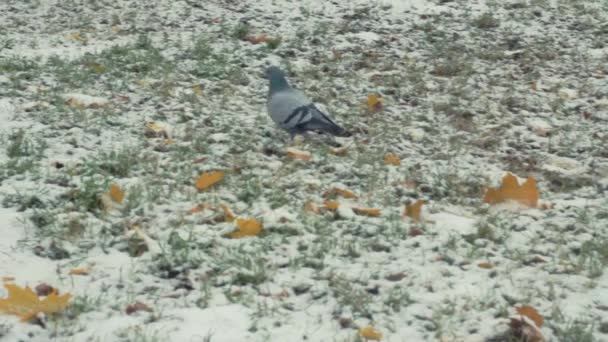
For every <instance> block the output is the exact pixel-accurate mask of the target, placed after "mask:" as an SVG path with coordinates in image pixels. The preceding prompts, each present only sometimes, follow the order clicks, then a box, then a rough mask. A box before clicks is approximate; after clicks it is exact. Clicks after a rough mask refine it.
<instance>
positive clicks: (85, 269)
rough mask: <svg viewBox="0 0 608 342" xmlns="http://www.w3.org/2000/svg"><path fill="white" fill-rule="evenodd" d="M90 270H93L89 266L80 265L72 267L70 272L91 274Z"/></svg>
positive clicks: (71, 273)
mask: <svg viewBox="0 0 608 342" xmlns="http://www.w3.org/2000/svg"><path fill="white" fill-rule="evenodd" d="M90 271H91V270H90V269H89V268H88V267H78V268H72V269H71V270H70V272H69V273H68V274H69V275H89V272H90Z"/></svg>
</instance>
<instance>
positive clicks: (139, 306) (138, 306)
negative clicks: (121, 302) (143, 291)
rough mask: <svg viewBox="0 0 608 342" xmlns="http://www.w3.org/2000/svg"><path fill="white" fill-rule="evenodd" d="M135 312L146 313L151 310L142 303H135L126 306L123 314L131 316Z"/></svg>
mask: <svg viewBox="0 0 608 342" xmlns="http://www.w3.org/2000/svg"><path fill="white" fill-rule="evenodd" d="M137 311H146V312H152V311H153V310H152V308H151V307H149V306H148V305H146V304H144V303H142V302H139V301H137V302H135V303H132V304H129V305H127V307H126V308H125V313H126V314H127V315H132V314H134V313H136V312H137Z"/></svg>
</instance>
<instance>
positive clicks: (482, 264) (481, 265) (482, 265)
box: [477, 262, 494, 270]
mask: <svg viewBox="0 0 608 342" xmlns="http://www.w3.org/2000/svg"><path fill="white" fill-rule="evenodd" d="M477 267H479V268H483V269H486V270H489V269H492V268H494V265H492V264H490V263H489V262H480V263H479V264H477Z"/></svg>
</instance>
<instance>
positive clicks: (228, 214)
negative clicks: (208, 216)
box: [220, 204, 236, 222]
mask: <svg viewBox="0 0 608 342" xmlns="http://www.w3.org/2000/svg"><path fill="white" fill-rule="evenodd" d="M220 208H222V211H223V212H224V220H225V221H226V222H232V221H234V220H235V219H236V215H235V214H234V212H232V210H231V209H230V208H229V207H228V206H227V205H225V204H220Z"/></svg>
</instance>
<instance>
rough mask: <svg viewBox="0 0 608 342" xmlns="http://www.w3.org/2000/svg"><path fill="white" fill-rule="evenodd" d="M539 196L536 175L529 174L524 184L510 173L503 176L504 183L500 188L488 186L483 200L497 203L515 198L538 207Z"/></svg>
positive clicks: (530, 205)
mask: <svg viewBox="0 0 608 342" xmlns="http://www.w3.org/2000/svg"><path fill="white" fill-rule="evenodd" d="M538 197H539V191H538V188H537V187H536V180H535V179H534V177H532V176H529V177H528V179H527V180H526V181H525V182H524V183H523V184H521V185H519V184H518V182H517V177H515V176H514V175H513V174H511V173H508V174H506V175H505V176H504V177H503V178H502V185H501V186H500V187H499V188H488V189H487V190H486V193H485V195H484V197H483V201H484V202H485V203H489V204H497V203H501V202H505V201H507V200H514V201H517V202H519V203H521V204H523V205H526V206H528V207H532V208H536V206H537V204H538Z"/></svg>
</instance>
